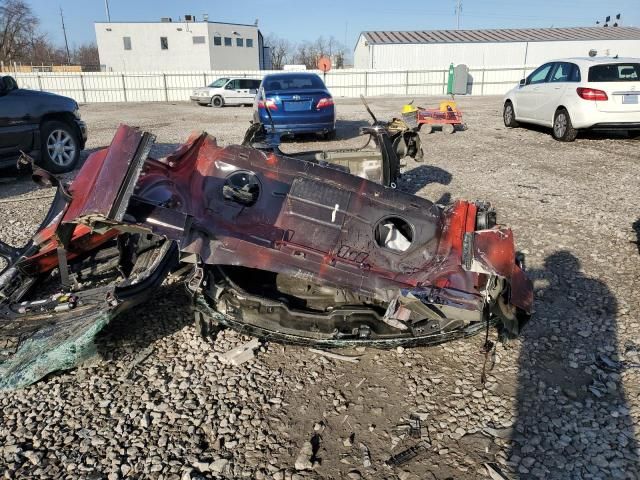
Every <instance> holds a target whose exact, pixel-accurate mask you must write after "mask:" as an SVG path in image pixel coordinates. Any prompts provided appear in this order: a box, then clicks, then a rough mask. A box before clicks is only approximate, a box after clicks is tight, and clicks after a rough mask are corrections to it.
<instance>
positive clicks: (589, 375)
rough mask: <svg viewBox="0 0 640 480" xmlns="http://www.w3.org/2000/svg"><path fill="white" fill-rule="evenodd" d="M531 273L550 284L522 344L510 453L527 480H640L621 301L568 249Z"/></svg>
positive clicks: (541, 292)
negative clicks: (624, 375)
mask: <svg viewBox="0 0 640 480" xmlns="http://www.w3.org/2000/svg"><path fill="white" fill-rule="evenodd" d="M528 274H529V275H530V277H531V278H532V279H536V280H543V281H546V282H547V286H545V287H544V288H542V289H541V290H538V291H537V292H536V296H537V300H536V305H535V308H536V313H535V316H534V318H533V319H532V321H531V322H530V324H529V325H528V326H527V328H525V330H524V332H523V336H522V340H521V341H522V347H521V352H520V358H519V361H518V390H517V402H518V406H517V418H516V422H515V424H514V430H513V435H512V439H511V440H512V444H511V446H512V447H511V448H512V450H511V452H510V459H511V462H512V463H513V464H514V465H515V469H516V470H517V471H518V473H519V475H520V477H519V478H521V479H524V478H544V479H547V478H550V479H566V478H616V479H617V478H620V479H626V478H638V477H637V475H636V474H635V473H632V472H638V445H637V443H636V439H635V432H634V428H633V419H632V417H631V416H630V412H629V407H628V406H627V401H626V397H625V392H624V387H623V384H622V381H621V377H620V374H621V371H622V369H623V368H624V363H623V362H621V361H622V354H619V353H617V338H616V312H617V310H618V307H617V301H616V298H615V296H614V295H613V294H612V293H611V292H610V291H609V289H608V288H607V286H606V285H605V284H604V283H603V282H601V281H599V280H596V279H593V278H589V277H587V276H586V275H585V274H584V272H583V271H582V270H581V266H580V262H579V260H578V259H577V258H576V257H575V256H574V255H573V254H571V253H569V252H567V251H559V252H556V253H554V254H552V255H550V256H549V257H547V258H546V260H545V266H544V269H542V270H529V271H528Z"/></svg>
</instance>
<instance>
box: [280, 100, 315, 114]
mask: <svg viewBox="0 0 640 480" xmlns="http://www.w3.org/2000/svg"><path fill="white" fill-rule="evenodd" d="M284 109H285V110H286V111H287V112H303V111H306V110H310V109H311V102H310V101H308V100H307V101H302V102H284Z"/></svg>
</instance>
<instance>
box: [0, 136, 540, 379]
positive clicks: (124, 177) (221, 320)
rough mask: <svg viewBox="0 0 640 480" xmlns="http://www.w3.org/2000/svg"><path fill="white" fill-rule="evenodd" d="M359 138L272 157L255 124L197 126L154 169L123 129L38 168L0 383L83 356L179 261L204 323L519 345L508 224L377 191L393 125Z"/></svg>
mask: <svg viewBox="0 0 640 480" xmlns="http://www.w3.org/2000/svg"><path fill="white" fill-rule="evenodd" d="M363 133H365V134H369V135H371V136H372V137H373V138H374V142H375V143H376V145H377V147H378V150H377V151H376V152H377V153H376V155H374V157H371V155H370V153H365V154H362V152H366V150H360V152H361V155H360V156H358V155H357V154H356V153H354V151H342V152H343V155H342V156H341V155H339V154H336V153H335V152H334V153H329V154H323V153H322V152H319V153H315V154H313V155H309V154H308V153H307V154H300V155H298V158H297V157H296V155H293V156H290V155H285V154H283V153H282V152H280V151H279V149H278V148H277V147H274V146H273V144H272V143H271V142H269V141H265V130H264V129H261V128H260V126H252V127H251V128H250V129H249V131H248V132H247V136H246V138H245V142H244V143H243V145H231V146H227V147H221V146H218V145H217V143H216V140H215V139H214V138H213V137H211V136H209V135H207V134H206V133H196V134H192V135H191V137H190V138H189V139H188V141H187V142H186V143H185V144H184V145H182V146H180V147H179V148H177V149H176V150H175V151H174V152H173V153H171V154H170V155H168V156H167V157H164V158H161V159H153V158H150V157H149V152H150V148H151V146H152V143H153V141H154V137H153V135H151V134H149V133H145V132H142V131H140V130H138V129H135V128H131V127H127V126H120V127H119V128H118V130H117V132H116V134H115V137H114V139H113V141H112V143H111V145H110V146H109V147H108V148H105V149H103V150H100V151H97V152H95V153H93V154H92V155H91V156H90V157H89V158H88V159H87V161H86V162H85V164H84V165H83V167H82V169H81V170H80V171H79V173H78V175H77V177H76V179H75V180H74V181H73V182H72V183H71V184H70V185H64V184H62V183H60V182H59V180H58V179H57V178H56V177H54V176H53V175H51V174H49V173H47V172H44V171H42V170H39V169H36V170H34V178H35V179H36V180H37V181H39V182H43V183H48V184H52V185H55V186H57V194H56V197H55V200H54V202H53V204H52V206H51V209H50V211H49V213H48V215H47V216H46V218H45V220H44V221H43V223H42V225H41V227H40V229H39V230H38V232H37V233H36V234H35V236H34V237H33V238H32V240H31V241H30V242H29V243H28V244H27V245H26V246H25V247H23V248H20V249H18V248H13V247H11V246H9V245H7V244H4V243H1V242H0V255H1V256H3V257H4V258H5V259H6V260H7V263H8V265H7V267H6V268H5V269H4V270H3V271H2V272H1V273H0V389H7V388H17V387H21V386H24V385H28V384H30V383H33V382H35V381H37V380H38V379H40V378H42V377H43V376H45V375H46V374H48V373H50V372H52V371H55V370H60V369H66V368H70V367H72V366H73V365H74V364H76V363H77V362H79V361H80V360H81V359H83V358H86V357H87V356H88V355H90V354H91V351H92V348H93V339H94V337H95V335H96V334H97V333H98V332H99V331H100V330H101V329H102V328H103V327H104V326H105V325H106V324H107V323H108V322H109V321H110V320H111V319H112V318H114V317H115V316H117V315H118V314H120V313H121V312H123V311H124V310H126V309H127V308H130V307H132V306H134V305H136V304H139V303H141V302H143V301H144V300H146V299H147V298H148V297H149V296H150V295H151V294H153V293H154V291H155V290H156V289H157V288H159V287H160V285H161V284H162V282H163V281H164V280H165V278H167V276H168V275H169V274H170V272H172V271H176V270H179V271H184V270H185V265H187V266H188V265H191V266H190V267H189V268H187V270H188V272H189V273H188V274H187V275H186V276H185V279H184V282H185V284H186V285H187V287H188V288H189V289H190V290H191V291H192V292H193V294H194V305H195V311H196V317H197V318H199V319H200V320H199V323H200V326H201V327H202V328H203V330H206V328H204V327H209V328H214V327H230V328H233V329H237V330H240V331H242V332H244V333H248V334H252V335H256V336H259V337H262V338H266V339H269V340H275V341H282V342H288V343H295V344H308V345H314V346H320V347H343V346H353V345H363V344H365V345H373V346H377V347H382V348H385V347H394V346H399V345H403V346H414V345H428V344H437V343H441V342H444V341H448V340H452V339H455V338H462V337H465V336H469V335H472V334H474V333H477V332H481V331H484V329H485V328H487V329H488V328H489V325H491V324H495V325H497V327H498V328H499V330H500V332H501V333H502V334H503V335H506V336H510V335H516V334H518V332H519V331H520V329H521V327H522V325H523V324H524V323H525V322H526V321H527V320H528V318H529V316H530V314H531V312H532V301H533V294H532V286H531V282H530V281H529V280H528V279H527V277H526V276H525V274H524V271H523V266H522V262H521V260H520V259H519V258H517V255H516V251H515V248H514V242H513V236H512V233H511V230H509V229H508V228H506V227H503V226H499V225H496V216H495V212H494V211H493V210H492V209H491V208H490V206H489V205H488V204H484V203H471V202H467V201H457V202H456V203H455V204H453V205H452V206H448V207H443V206H439V205H435V204H433V203H432V202H430V201H428V200H426V199H423V198H419V197H417V196H414V195H410V194H407V193H403V192H400V191H397V190H394V189H393V188H388V187H386V186H385V185H390V184H391V183H393V180H394V179H395V177H396V176H397V172H398V171H399V162H398V158H397V155H396V154H395V150H394V148H393V141H392V140H391V138H390V132H389V131H388V130H387V129H385V128H381V126H380V125H377V126H376V125H374V126H372V127H368V128H366V129H365V131H364V132H363ZM372 158H373V160H374V162H373V163H376V162H377V164H376V165H373V163H372V165H373V167H372V168H371V169H367V168H364V167H363V163H365V162H371V161H372V160H371V159H372ZM334 163H337V165H334ZM354 165H355V166H354ZM353 169H355V173H358V174H359V175H361V176H356V175H353V174H351V173H349V172H350V171H353ZM362 177H365V178H362ZM372 180H375V181H372ZM180 262H182V266H180V265H181V263H180Z"/></svg>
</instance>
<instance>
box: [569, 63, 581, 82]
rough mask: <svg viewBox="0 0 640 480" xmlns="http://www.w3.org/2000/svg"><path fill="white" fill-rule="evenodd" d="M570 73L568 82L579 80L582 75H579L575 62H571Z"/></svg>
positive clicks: (578, 68)
mask: <svg viewBox="0 0 640 480" xmlns="http://www.w3.org/2000/svg"><path fill="white" fill-rule="evenodd" d="M570 65H571V73H570V74H569V81H570V82H581V81H582V77H581V76H580V67H578V65H576V64H575V63H571V64H570Z"/></svg>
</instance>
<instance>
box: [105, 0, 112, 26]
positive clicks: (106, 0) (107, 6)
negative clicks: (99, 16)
mask: <svg viewBox="0 0 640 480" xmlns="http://www.w3.org/2000/svg"><path fill="white" fill-rule="evenodd" d="M104 9H105V10H106V11H107V22H109V23H111V14H110V13H109V0H104Z"/></svg>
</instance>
